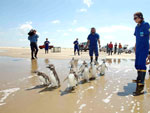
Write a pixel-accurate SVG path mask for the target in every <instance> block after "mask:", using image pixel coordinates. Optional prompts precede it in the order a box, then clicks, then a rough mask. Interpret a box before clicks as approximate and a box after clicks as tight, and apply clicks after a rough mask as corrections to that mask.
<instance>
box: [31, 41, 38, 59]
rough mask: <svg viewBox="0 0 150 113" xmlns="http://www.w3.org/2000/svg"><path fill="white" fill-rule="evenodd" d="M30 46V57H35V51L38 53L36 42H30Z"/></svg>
mask: <svg viewBox="0 0 150 113" xmlns="http://www.w3.org/2000/svg"><path fill="white" fill-rule="evenodd" d="M30 47H31V57H32V58H34V57H37V53H38V47H37V43H36V42H31V43H30Z"/></svg>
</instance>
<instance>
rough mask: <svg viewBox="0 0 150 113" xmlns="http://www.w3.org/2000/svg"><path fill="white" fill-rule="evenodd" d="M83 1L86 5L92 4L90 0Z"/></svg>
mask: <svg viewBox="0 0 150 113" xmlns="http://www.w3.org/2000/svg"><path fill="white" fill-rule="evenodd" d="M83 3H84V4H86V5H87V6H88V7H91V5H92V4H93V2H92V0H83Z"/></svg>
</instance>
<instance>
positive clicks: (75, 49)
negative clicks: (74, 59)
mask: <svg viewBox="0 0 150 113" xmlns="http://www.w3.org/2000/svg"><path fill="white" fill-rule="evenodd" d="M73 44H74V55H76V51H77V52H78V55H80V52H79V42H78V38H77V39H76V40H75V41H74V42H73Z"/></svg>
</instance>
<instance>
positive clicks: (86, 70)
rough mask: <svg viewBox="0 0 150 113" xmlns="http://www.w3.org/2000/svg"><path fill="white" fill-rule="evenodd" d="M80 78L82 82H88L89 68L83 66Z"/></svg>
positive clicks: (86, 65)
mask: <svg viewBox="0 0 150 113" xmlns="http://www.w3.org/2000/svg"><path fill="white" fill-rule="evenodd" d="M82 78H83V80H86V81H87V82H89V68H88V64H85V67H84V69H83V72H82Z"/></svg>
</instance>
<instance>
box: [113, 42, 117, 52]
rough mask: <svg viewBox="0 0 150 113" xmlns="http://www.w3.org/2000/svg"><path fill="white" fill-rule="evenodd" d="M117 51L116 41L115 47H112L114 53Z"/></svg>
mask: <svg viewBox="0 0 150 113" xmlns="http://www.w3.org/2000/svg"><path fill="white" fill-rule="evenodd" d="M116 53H117V43H115V47H114V54H116Z"/></svg>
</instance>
